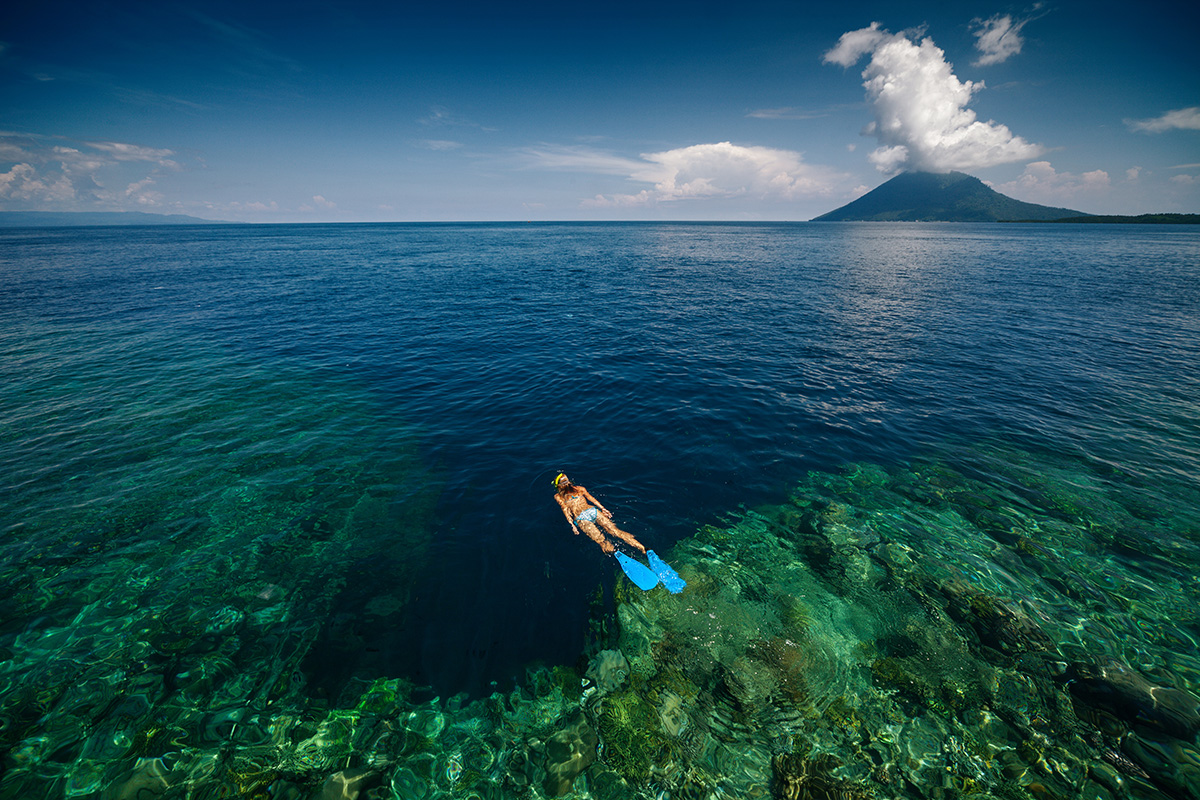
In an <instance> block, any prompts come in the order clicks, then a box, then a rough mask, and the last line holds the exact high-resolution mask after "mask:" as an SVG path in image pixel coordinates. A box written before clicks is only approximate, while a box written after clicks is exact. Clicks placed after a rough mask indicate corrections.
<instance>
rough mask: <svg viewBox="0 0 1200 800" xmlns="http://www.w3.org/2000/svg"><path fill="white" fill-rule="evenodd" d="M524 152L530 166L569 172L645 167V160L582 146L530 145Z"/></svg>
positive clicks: (610, 171)
mask: <svg viewBox="0 0 1200 800" xmlns="http://www.w3.org/2000/svg"><path fill="white" fill-rule="evenodd" d="M521 154H522V156H523V158H524V162H525V165H526V166H528V167H533V168H536V169H549V170H563V171H567V172H591V173H597V174H601V175H632V174H634V173H636V172H639V171H640V170H642V169H643V168H645V166H646V162H644V161H638V160H636V159H632V158H626V157H624V156H618V155H616V154H614V153H610V152H607V151H604V150H597V149H595V148H592V147H586V146H582V145H574V146H558V145H542V146H539V147H528V148H525V149H524V150H523V151H521Z"/></svg>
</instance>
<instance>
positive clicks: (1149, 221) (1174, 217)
mask: <svg viewBox="0 0 1200 800" xmlns="http://www.w3.org/2000/svg"><path fill="white" fill-rule="evenodd" d="M1001 221H1002V222H1104V223H1108V224H1110V225H1112V224H1115V225H1200V214H1138V215H1137V216H1134V217H1129V216H1120V215H1115V214H1109V215H1095V216H1091V215H1089V216H1086V217H1062V218H1060V219H1049V220H1047V219H1011V220H1001Z"/></svg>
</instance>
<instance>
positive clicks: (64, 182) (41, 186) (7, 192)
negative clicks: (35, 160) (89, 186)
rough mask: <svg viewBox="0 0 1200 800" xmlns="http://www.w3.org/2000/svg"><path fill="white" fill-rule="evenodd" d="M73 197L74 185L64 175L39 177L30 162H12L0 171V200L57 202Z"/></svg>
mask: <svg viewBox="0 0 1200 800" xmlns="http://www.w3.org/2000/svg"><path fill="white" fill-rule="evenodd" d="M74 199H75V187H74V186H73V185H72V184H71V181H70V180H69V179H68V178H67V176H66V175H59V176H57V177H41V176H39V175H38V174H37V169H36V168H35V167H34V166H33V165H32V164H14V165H13V166H12V168H11V169H10V170H9V171H8V172H4V173H0V200H15V201H19V202H22V203H33V204H44V203H49V204H58V203H64V202H68V201H71V200H74Z"/></svg>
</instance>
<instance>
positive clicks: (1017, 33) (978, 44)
mask: <svg viewBox="0 0 1200 800" xmlns="http://www.w3.org/2000/svg"><path fill="white" fill-rule="evenodd" d="M1028 22H1029V20H1027V19H1023V20H1014V19H1013V18H1012V15H1011V14H996V15H995V16H993V17H989V18H988V19H978V18H976V19H975V20H974V21H973V22H972V23H971V27H972V28H973V29H974V33H975V49H976V50H978V51H979V58H977V59H975V62H974V63H975V66H977V67H986V66H990V65H992V64H1001V63H1003V62H1005V61H1007V60H1008V59H1009V58H1011V57H1012V56H1015V55H1016V54H1017V53H1019V52H1021V47H1022V46H1024V44H1025V40H1024V39H1023V38H1022V37H1021V29H1022V28H1024V27H1025V25H1026V24H1027V23H1028Z"/></svg>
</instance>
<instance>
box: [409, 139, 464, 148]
mask: <svg viewBox="0 0 1200 800" xmlns="http://www.w3.org/2000/svg"><path fill="white" fill-rule="evenodd" d="M417 146H418V147H423V148H424V149H426V150H439V151H445V150H457V149H459V148H460V147H462V146H463V145H462V142H454V141H450V140H449V139H421V140H420V141H418V142H417Z"/></svg>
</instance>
